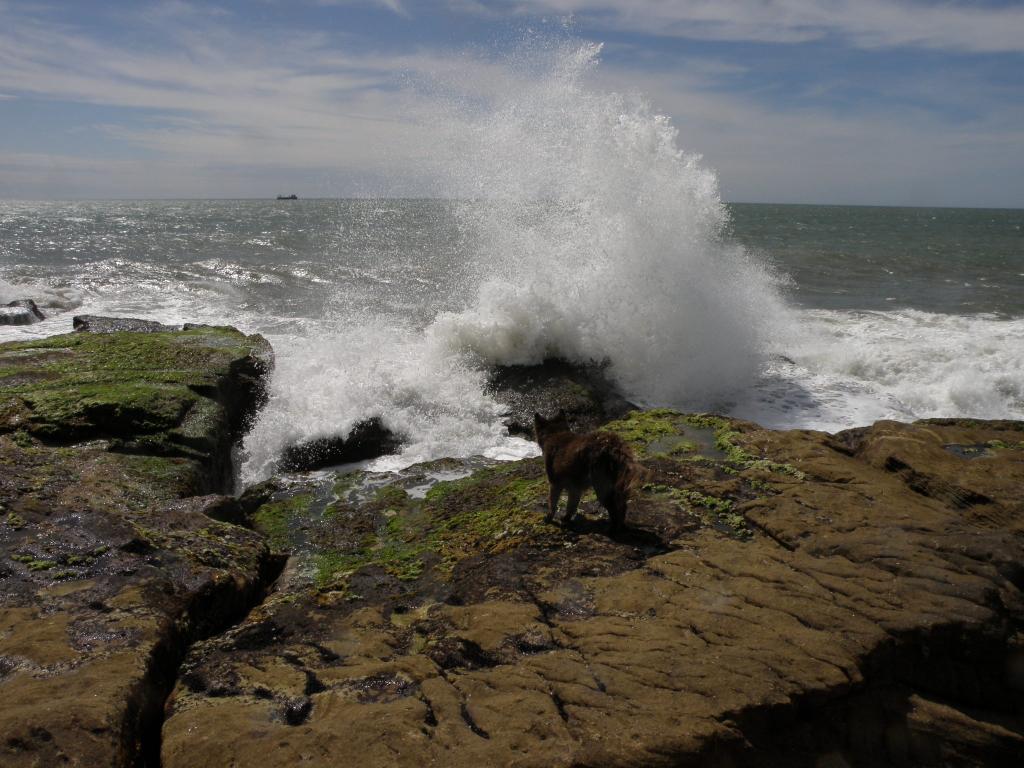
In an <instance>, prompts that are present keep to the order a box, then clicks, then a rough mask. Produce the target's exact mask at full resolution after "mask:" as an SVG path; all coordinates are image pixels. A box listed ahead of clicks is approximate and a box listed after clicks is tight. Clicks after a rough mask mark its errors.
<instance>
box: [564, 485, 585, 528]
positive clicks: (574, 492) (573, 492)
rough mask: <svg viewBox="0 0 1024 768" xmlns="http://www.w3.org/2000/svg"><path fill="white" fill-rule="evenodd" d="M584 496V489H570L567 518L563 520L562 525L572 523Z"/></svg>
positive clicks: (566, 503) (566, 510) (566, 504)
mask: <svg viewBox="0 0 1024 768" xmlns="http://www.w3.org/2000/svg"><path fill="white" fill-rule="evenodd" d="M582 495H583V489H582V488H569V498H568V499H566V502H565V517H563V518H562V525H568V524H569V523H570V521H571V520H572V518H573V516H574V515H575V514H576V508H577V507H578V506H579V505H580V496H582Z"/></svg>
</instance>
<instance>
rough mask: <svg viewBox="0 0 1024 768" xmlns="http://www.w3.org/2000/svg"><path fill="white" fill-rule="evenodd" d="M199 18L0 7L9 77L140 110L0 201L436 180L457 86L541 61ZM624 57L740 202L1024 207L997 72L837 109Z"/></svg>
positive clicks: (52, 92)
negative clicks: (44, 20)
mask: <svg viewBox="0 0 1024 768" xmlns="http://www.w3.org/2000/svg"><path fill="white" fill-rule="evenodd" d="M793 3H794V4H795V3H796V0H793ZM549 4H554V0H552V2H550V3H549ZM565 4H566V5H568V4H571V0H565ZM627 5H628V7H632V8H634V10H635V9H636V8H637V7H638V6H640V5H642V4H641V3H638V2H634V3H632V4H631V5H629V4H627ZM682 5H687V4H686V3H682ZM624 7H625V6H624ZM659 7H660V6H659ZM665 7H668V4H665ZM708 7H709V8H710V6H708ZM709 12H710V11H709ZM190 13H191V7H190V6H183V4H181V3H178V2H175V3H173V4H172V5H171V6H167V7H166V8H165V12H164V13H163V14H162V15H161V16H160V18H159V19H156V18H154V19H153V20H152V21H151V22H146V21H140V22H139V23H153V24H159V25H160V30H161V32H162V34H163V39H165V40H166V41H167V42H166V45H164V46H163V47H160V48H145V49H142V48H138V47H135V46H133V45H131V44H130V43H126V42H123V43H120V44H114V43H112V42H108V41H101V40H99V39H97V38H95V37H93V36H89V35H86V34H83V33H81V32H80V31H76V30H74V29H69V28H66V27H60V26H55V25H51V24H46V25H44V24H40V23H37V22H35V21H33V20H32V19H30V18H25V17H13V16H8V17H6V18H4V12H3V6H2V5H0V91H2V92H3V93H5V94H8V95H15V96H16V95H19V94H31V95H33V96H35V97H37V98H38V97H42V98H49V99H53V100H58V101H60V100H67V101H77V102H85V103H90V104H96V105H103V106H111V107H119V108H128V109H129V112H128V114H129V115H130V117H129V118H128V119H123V120H121V121H120V122H119V121H118V119H117V117H118V116H119V115H122V114H124V113H111V115H110V116H109V117H104V118H103V122H104V124H103V125H91V126H87V128H88V130H89V131H92V132H98V133H100V134H101V135H102V136H104V137H106V138H107V139H108V144H109V143H113V144H114V145H115V146H116V147H117V148H119V149H117V150H115V154H118V158H117V159H114V160H106V159H103V158H99V157H82V156H76V155H75V153H74V152H73V151H72V150H69V149H66V148H65V149H63V154H61V153H56V152H55V153H53V154H46V153H16V152H12V151H10V148H9V146H8V147H7V150H8V151H7V154H6V155H2V156H0V196H18V197H24V196H33V197H63V196H93V197H95V196H114V197H132V196H141V197H150V196H158V197H159V196H252V195H260V194H263V193H268V190H269V191H279V190H280V189H288V190H294V191H296V192H297V193H299V194H300V195H304V196H305V195H311V194H325V195H347V194H430V193H432V192H434V191H435V189H436V188H435V187H433V186H432V178H433V176H432V174H433V171H434V170H436V168H437V167H438V166H441V165H444V164H445V163H446V162H451V161H452V158H450V157H447V156H446V152H447V151H448V141H447V131H448V130H449V129H450V125H449V126H448V127H446V126H445V125H444V121H445V120H448V121H449V122H451V121H452V120H454V117H453V115H452V114H451V111H450V110H447V109H446V99H447V98H448V90H447V89H448V84H453V83H454V84H456V87H455V88H454V90H458V91H459V92H460V93H461V95H462V98H463V99H469V100H471V101H472V100H480V101H485V100H487V99H488V98H489V96H491V95H493V94H495V93H504V92H509V91H512V90H514V89H515V88H516V84H517V81H519V80H523V79H529V78H530V77H532V76H533V73H532V72H531V69H530V66H529V62H526V64H525V65H524V63H523V61H521V60H520V61H513V62H512V63H511V64H509V63H501V62H498V61H496V60H495V59H493V58H487V57H483V56H474V55H468V54H464V53H458V52H451V51H445V50H430V49H418V50H416V49H414V50H411V51H409V52H407V53H403V54H382V53H372V52H371V53H361V54H359V55H356V54H355V53H353V52H351V50H349V49H346V48H345V47H344V43H343V41H342V42H339V41H337V40H333V39H331V38H329V37H328V36H326V35H325V34H323V33H319V34H304V35H299V34H296V33H294V32H282V31H265V32H264V33H262V34H254V33H252V32H243V31H241V29H240V28H239V27H238V26H237V25H235V24H232V23H231V20H229V19H221V20H218V19H217V18H215V17H211V18H207V19H205V20H204V23H202V24H195V23H194V22H193V21H192V20H190V17H189V14H190ZM175 14H177V16H175ZM176 18H177V19H179V20H177V21H176V20H175V19H176ZM281 51H288V55H287V56H282V55H281ZM615 59H616V60H617V61H627V60H630V61H635V62H636V66H632V67H630V66H624V65H616V66H610V65H607V64H605V65H602V66H601V67H600V68H599V69H598V71H597V74H596V77H597V80H598V83H599V84H600V85H602V86H603V87H607V88H611V89H615V90H619V91H640V92H643V93H645V94H646V95H647V96H648V97H649V100H650V101H651V103H652V104H653V105H654V107H655V109H656V110H658V111H660V112H664V113H666V114H668V115H671V116H672V117H673V118H674V122H675V124H676V125H677V126H678V127H679V129H680V134H681V136H680V143H681V145H682V147H683V148H684V149H685V150H687V151H688V152H701V153H703V154H704V155H705V157H706V158H707V160H708V163H709V165H711V166H712V167H715V168H717V169H718V170H719V172H720V176H721V180H722V187H723V190H724V191H725V193H726V196H727V197H728V198H731V199H744V200H775V201H784V200H789V201H804V202H862V203H873V202H874V203H894V204H898V203H907V204H914V203H921V204H949V205H956V204H983V205H984V204H987V205H1024V199H1021V198H1020V194H1021V190H1020V187H1019V178H1021V177H1024V156H1022V154H1021V152H1020V147H1021V146H1024V131H1022V129H1021V128H1020V126H1022V125H1024V107H1022V106H1021V105H1020V103H1019V99H1014V97H1013V94H1012V93H1011V94H1006V93H1000V92H999V91H998V90H997V89H996V88H995V86H988V85H986V84H984V83H978V82H976V81H972V80H969V79H966V76H965V79H964V80H963V81H955V80H953V79H951V78H950V76H949V75H948V74H945V73H941V74H939V73H937V74H936V75H935V77H934V79H932V80H930V81H929V80H922V79H920V78H916V79H915V80H914V81H913V82H900V81H899V78H896V77H894V78H891V79H890V81H889V82H887V83H886V84H883V85H880V86H879V87H880V88H882V89H888V90H889V91H891V93H889V94H888V95H889V98H888V99H887V102H888V103H889V106H887V107H885V108H882V107H876V108H875V109H874V110H872V111H867V110H861V111H860V112H858V113H857V114H851V115H843V116H839V115H836V114H834V113H832V112H830V111H829V110H828V109H826V108H824V107H820V106H819V107H813V108H812V107H808V108H804V109H800V110H795V109H786V108H783V107H780V106H777V105H772V104H770V103H766V102H763V101H758V100H755V99H754V98H752V97H751V96H749V95H742V94H738V93H735V92H728V91H726V90H724V89H720V88H718V85H719V84H720V82H721V79H722V78H729V77H732V76H733V75H735V74H738V73H740V72H741V70H739V69H738V68H737V67H736V66H735V65H734V64H731V63H729V62H723V61H721V60H718V59H690V60H685V61H683V62H682V63H681V64H679V63H676V64H673V67H672V69H671V71H670V70H669V69H668V68H667V67H665V66H664V65H662V66H660V67H659V66H658V64H659V62H658V61H657V60H651V61H645V60H642V59H641V58H640V57H626V56H621V55H620V56H616V57H615ZM641 65H642V67H641ZM817 87H820V88H823V89H827V87H828V84H827V83H818V84H817ZM901 89H902V90H901ZM951 89H952V92H953V93H954V94H958V95H954V96H952V97H951V96H950V95H949V94H950V91H951ZM922 95H929V96H930V97H934V98H935V99H937V100H941V99H942V98H945V99H947V100H949V99H950V98H953V99H955V100H957V101H958V102H962V103H964V104H974V106H975V107H976V109H975V110H974V111H975V112H976V113H977V114H979V115H981V116H980V117H978V118H975V119H973V120H971V121H962V122H961V123H959V124H953V123H952V122H950V121H943V120H941V119H936V115H935V114H934V113H928V112H925V111H923V110H922V109H921V108H915V107H911V106H907V104H910V103H911V102H913V101H914V99H911V98H910V97H911V96H918V97H920V96H922ZM805 102H806V103H808V104H815V103H820V102H815V101H814V99H813V98H807V99H806V100H805ZM894 104H895V105H898V106H892V105H894ZM901 104H902V106H900V105H901ZM993 105H995V106H993ZM81 128H82V127H81V126H78V129H79V130H81ZM55 131H56V129H55ZM55 135H57V134H56V133H55ZM76 140H77V139H76ZM70 143H71V142H70V140H69V141H68V144H70ZM55 146H56V145H55ZM4 150H5V146H4V144H3V137H2V136H0V152H3V151H4ZM108 151H109V150H108ZM125 155H134V156H136V158H135V159H126V158H125ZM441 191H443V190H441Z"/></svg>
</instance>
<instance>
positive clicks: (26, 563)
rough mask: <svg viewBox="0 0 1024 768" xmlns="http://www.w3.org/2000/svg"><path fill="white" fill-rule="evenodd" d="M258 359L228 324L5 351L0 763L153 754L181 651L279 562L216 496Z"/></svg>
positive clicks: (111, 762)
mask: <svg viewBox="0 0 1024 768" xmlns="http://www.w3.org/2000/svg"><path fill="white" fill-rule="evenodd" d="M268 353H269V347H268V346H267V344H266V342H265V341H264V340H263V339H262V338H260V337H246V336H243V335H242V334H240V333H238V332H237V331H234V330H231V329H205V330H199V329H197V330H193V331H189V332H185V333H152V334H132V333H109V334H103V335H92V334H69V335H66V336H56V337H51V338H47V339H40V340H34V341H27V342H19V343H12V344H4V345H0V578H2V583H3V586H2V591H0V696H2V700H3V706H2V707H0V764H2V765H4V766H22V765H24V766H49V765H74V766H98V765H105V766H121V765H124V766H127V765H143V764H150V765H156V764H158V761H159V734H160V723H161V722H162V718H163V711H162V710H163V704H164V700H165V697H166V694H167V692H168V691H169V690H170V688H171V686H172V684H173V682H174V679H175V672H176V669H177V666H178V663H179V661H180V659H181V657H182V655H183V653H184V651H185V648H186V647H187V645H188V644H189V643H191V642H193V641H194V640H196V639H197V638H200V637H206V636H208V635H210V634H212V633H214V632H218V631H221V630H223V629H224V628H225V627H226V626H228V625H230V623H231V622H233V621H237V620H238V619H240V618H242V617H243V616H244V615H245V613H246V611H247V610H248V609H249V608H250V607H251V605H252V604H253V603H254V602H255V601H257V600H258V599H259V598H260V597H261V595H262V591H263V589H264V587H265V585H266V583H268V582H269V581H270V580H271V579H272V577H273V576H274V575H276V572H275V568H276V567H279V563H277V561H275V559H274V558H273V556H272V555H271V553H270V552H269V550H268V548H267V546H266V543H265V541H264V539H263V537H261V536H260V535H258V534H256V533H254V532H252V531H250V530H247V529H245V528H242V527H240V526H237V525H233V524H231V523H229V522H224V521H223V520H224V519H226V518H230V517H231V515H232V514H237V511H236V507H237V505H238V502H237V501H236V500H234V499H232V498H230V497H226V496H222V495H219V494H222V493H224V492H226V491H227V490H228V488H227V487H226V484H225V481H226V479H227V478H229V477H230V456H229V452H230V448H231V444H232V440H233V439H234V436H235V435H236V434H237V433H238V432H239V430H240V429H241V428H242V427H243V423H244V419H245V418H246V416H247V414H249V413H251V412H252V410H253V409H254V408H255V407H256V405H257V403H258V400H259V392H260V391H261V384H260V382H261V379H262V377H263V376H264V375H265V374H266V372H267V370H268V365H269V358H268V356H267V355H268ZM211 494H212V495H211ZM218 518H220V519H218Z"/></svg>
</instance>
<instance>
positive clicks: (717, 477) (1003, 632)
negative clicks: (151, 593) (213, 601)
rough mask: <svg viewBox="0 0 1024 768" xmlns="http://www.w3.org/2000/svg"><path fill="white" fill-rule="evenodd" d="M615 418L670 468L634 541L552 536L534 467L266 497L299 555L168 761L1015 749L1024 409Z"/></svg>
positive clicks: (585, 758)
mask: <svg viewBox="0 0 1024 768" xmlns="http://www.w3.org/2000/svg"><path fill="white" fill-rule="evenodd" d="M608 428H609V429H613V430H615V431H617V432H618V433H619V434H621V435H623V436H624V437H625V438H626V439H628V440H630V441H631V442H632V443H633V445H634V447H635V449H636V451H637V453H638V455H640V457H641V458H642V460H643V462H644V463H645V465H646V466H647V468H648V469H649V470H650V473H651V476H650V479H649V483H648V484H647V485H646V486H645V487H644V489H642V490H641V491H640V492H638V494H637V496H636V498H635V499H634V500H633V502H632V504H631V508H630V512H629V515H628V517H627V522H628V524H629V525H630V530H629V531H627V532H626V533H625V534H624V535H623V536H621V537H620V538H618V539H616V540H613V539H610V538H608V537H607V536H606V534H605V526H604V524H603V516H602V514H601V512H600V510H599V508H598V506H597V504H596V502H595V501H594V500H585V501H584V504H583V509H582V513H583V519H582V520H580V522H579V524H578V525H574V526H572V527H571V528H569V529H561V528H558V527H556V526H553V525H546V524H544V523H543V514H544V498H545V492H546V488H545V481H544V479H543V474H542V469H541V467H540V464H539V461H538V460H529V461H525V462H520V463H518V464H512V465H501V466H497V467H492V468H489V469H484V470H479V471H477V473H476V474H475V475H473V476H472V477H469V478H466V479H462V480H455V481H451V482H447V483H439V484H437V485H435V486H434V487H433V488H432V489H431V490H430V491H428V492H427V494H426V496H425V497H423V498H421V497H419V496H418V495H417V496H412V495H409V494H407V493H406V492H405V491H404V490H401V489H400V488H395V487H391V488H388V487H387V486H385V487H383V488H382V487H381V486H380V485H379V484H377V485H374V483H375V482H376V481H375V479H374V478H372V477H370V476H366V477H365V478H364V479H363V480H362V481H358V480H352V479H349V480H345V481H344V482H339V483H338V484H337V485H336V487H335V490H334V492H333V495H330V494H328V495H326V496H325V495H324V494H319V495H318V494H317V493H315V492H312V491H310V490H309V489H308V488H304V489H301V492H302V494H304V498H305V499H306V501H304V502H303V503H301V504H294V505H292V506H288V504H287V502H286V501H284V500H281V499H278V500H276V501H274V502H271V504H272V505H276V506H270V507H268V508H261V509H262V510H263V511H262V512H260V511H257V513H256V517H257V519H262V520H263V521H264V522H263V524H264V525H267V526H269V527H271V528H272V529H273V530H275V531H277V534H278V535H279V537H280V538H279V542H282V543H283V544H282V546H285V547H287V548H290V551H291V552H292V560H291V565H290V566H289V569H288V571H286V574H285V577H284V578H283V579H282V581H281V583H280V584H279V585H278V591H277V592H276V593H275V594H274V595H273V596H272V597H271V598H270V599H269V600H268V601H267V602H266V603H264V604H263V605H262V606H260V608H258V609H257V610H256V611H254V612H253V613H252V614H251V615H250V616H249V617H248V619H247V620H246V621H245V622H243V623H242V624H241V625H239V626H238V627H236V628H234V629H232V630H230V631H229V632H227V633H226V634H225V635H223V636H220V637H216V638H212V639H210V640H208V641H206V642H204V643H202V644H200V645H199V646H196V647H195V648H194V649H193V650H192V652H191V653H190V654H189V657H188V660H187V662H186V669H187V670H188V674H187V675H186V676H185V677H183V680H182V683H180V684H179V685H178V687H177V689H176V692H175V697H174V703H173V706H172V707H171V710H170V717H169V718H168V720H167V722H166V724H165V726H164V739H163V765H165V766H168V767H175V766H190V765H195V764H197V763H206V764H227V763H230V762H231V761H236V762H237V763H238V764H245V763H248V762H257V761H259V762H260V763H261V764H264V765H292V764H299V763H301V764H304V765H311V766H315V765H323V766H327V765H346V764H356V763H358V764H360V765H433V764H436V765H473V766H478V765H521V766H557V765H566V766H568V765H589V766H656V765H690V764H693V765H751V766H755V765H756V766H760V765H780V766H781V765H787V766H793V765H797V766H800V765H816V766H817V765H943V764H955V765H978V766H981V765H1011V764H1015V763H1013V762H1011V759H1012V758H1013V757H1015V756H1016V755H1017V754H1018V753H1017V750H1018V748H1019V745H1020V743H1021V739H1022V734H1024V726H1022V722H1021V712H1022V702H1024V673H1022V672H1021V670H1022V669H1024V656H1022V653H1021V642H1020V639H1019V635H1018V633H1019V628H1020V626H1021V621H1022V618H1024V604H1022V601H1021V592H1020V588H1021V582H1020V580H1019V579H1018V576H1017V575H1018V573H1019V568H1018V564H1019V563H1020V562H1022V560H1024V540H1022V537H1021V528H1020V525H1021V520H1022V517H1024V510H1022V508H1021V502H1020V494H1019V492H1016V493H1015V489H1017V490H1018V491H1019V489H1021V488H1024V444H1022V443H1021V442H1020V441H1021V438H1020V432H1021V425H1019V424H1014V423H981V422H971V423H970V424H964V423H957V424H953V423H937V422H927V423H920V424H917V425H893V424H888V423H881V424H879V425H876V426H875V427H873V428H870V429H867V430H858V431H856V432H851V433H845V434H841V435H837V436H830V435H826V434H823V433H817V432H805V431H794V432H772V431H768V430H762V429H760V428H759V427H757V426H756V425H752V424H745V423H742V422H736V421H732V420H726V419H717V418H713V417H685V416H682V415H678V414H674V413H672V412H669V411H652V412H647V413H646V414H636V415H634V416H632V417H630V418H629V419H626V420H623V421H620V422H615V423H612V424H610V425H609V426H608ZM964 446H974V447H977V446H985V447H984V450H981V449H978V450H977V451H974V452H972V451H967V450H965V449H964ZM360 482H362V483H363V485H360ZM323 499H327V501H324V500H323ZM330 499H334V500H333V501H331V500H330ZM351 531H358V532H359V533H358V535H353V534H352V533H351ZM289 542H290V543H289ZM281 660H284V662H285V663H286V664H287V665H288V666H289V667H290V668H291V670H295V671H299V672H301V673H302V676H304V677H305V681H306V682H305V685H304V687H303V686H302V680H301V678H300V677H299V676H298V675H296V674H294V673H293V672H292V671H291V670H287V671H286V670H285V669H284V668H283V667H282V666H281V663H280V662H281ZM300 688H301V690H300Z"/></svg>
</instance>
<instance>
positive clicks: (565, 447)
mask: <svg viewBox="0 0 1024 768" xmlns="http://www.w3.org/2000/svg"><path fill="white" fill-rule="evenodd" d="M533 429H534V433H535V435H536V437H537V443H538V444H539V445H540V450H541V452H542V453H543V454H544V468H545V470H546V471H547V475H548V482H549V483H550V484H551V493H550V496H549V497H548V514H547V517H546V518H545V519H546V520H547V521H548V522H551V521H552V520H553V519H554V517H555V511H556V510H557V509H558V500H559V499H560V498H561V496H562V491H563V490H567V491H568V492H569V498H568V501H567V503H566V508H565V516H564V517H563V518H562V520H561V522H562V524H563V525H564V524H567V523H568V522H569V521H570V520H572V518H573V515H575V514H576V508H577V507H578V506H579V503H580V496H582V495H583V492H584V491H585V490H587V488H589V487H593V489H594V493H596V494H597V500H598V501H599V502H601V505H602V506H603V507H604V508H605V509H607V510H608V517H609V520H610V524H609V532H610V533H611V534H612V535H614V534H616V533H617V532H618V531H619V530H620V529H621V528H622V527H623V526H624V525H625V521H626V504H627V503H628V502H629V492H630V490H632V487H633V484H634V482H635V481H636V480H637V479H639V478H640V476H641V474H642V470H641V468H640V466H639V465H638V464H637V462H636V458H635V457H634V456H633V451H632V450H630V448H629V446H628V445H627V444H626V442H625V441H624V440H623V439H622V438H621V437H619V436H618V435H616V434H613V433H611V432H588V433H586V434H585V435H576V434H573V433H572V432H571V431H570V430H569V421H568V420H567V419H566V417H565V411H559V412H558V415H557V416H555V417H554V418H553V419H545V418H544V417H543V416H541V415H540V414H539V413H535V414H533Z"/></svg>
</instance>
